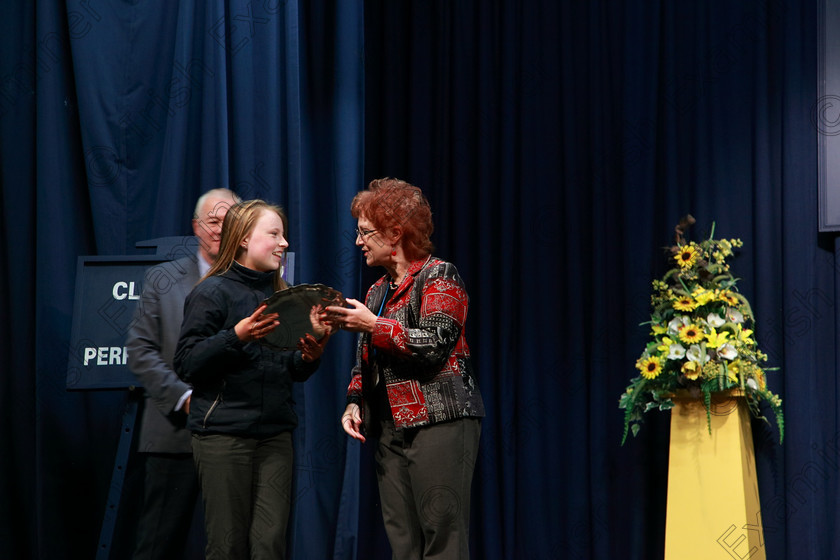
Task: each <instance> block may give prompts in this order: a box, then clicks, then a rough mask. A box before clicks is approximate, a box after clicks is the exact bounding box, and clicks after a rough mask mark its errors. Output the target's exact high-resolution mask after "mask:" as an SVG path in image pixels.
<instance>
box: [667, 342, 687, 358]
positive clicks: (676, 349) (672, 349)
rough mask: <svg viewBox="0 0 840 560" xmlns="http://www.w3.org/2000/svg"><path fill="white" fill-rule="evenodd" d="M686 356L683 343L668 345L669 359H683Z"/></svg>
mask: <svg viewBox="0 0 840 560" xmlns="http://www.w3.org/2000/svg"><path fill="white" fill-rule="evenodd" d="M683 356H685V348H683V347H682V345H681V344H672V345H671V346H669V347H668V359H669V360H682V359H683Z"/></svg>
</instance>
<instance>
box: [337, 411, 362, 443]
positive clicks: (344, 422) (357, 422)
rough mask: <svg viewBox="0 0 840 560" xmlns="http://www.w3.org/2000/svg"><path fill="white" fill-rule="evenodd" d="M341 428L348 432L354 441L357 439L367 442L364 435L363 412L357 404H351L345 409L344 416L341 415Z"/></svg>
mask: <svg viewBox="0 0 840 560" xmlns="http://www.w3.org/2000/svg"><path fill="white" fill-rule="evenodd" d="M341 427H342V428H344V431H345V432H347V435H348V436H350V437H351V438H353V439H357V440H359V441H361V442H362V443H364V442H365V436H363V435H362V411H361V409H360V408H359V405H357V404H356V403H350V404H348V405H347V408H346V409H344V414H342V415H341Z"/></svg>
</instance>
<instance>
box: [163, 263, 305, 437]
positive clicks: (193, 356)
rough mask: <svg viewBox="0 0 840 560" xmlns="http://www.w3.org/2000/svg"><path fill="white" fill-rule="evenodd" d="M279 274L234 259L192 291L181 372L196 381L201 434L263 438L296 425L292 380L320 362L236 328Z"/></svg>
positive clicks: (193, 404)
mask: <svg viewBox="0 0 840 560" xmlns="http://www.w3.org/2000/svg"><path fill="white" fill-rule="evenodd" d="M273 278H274V273H273V272H269V273H264V272H258V271H255V270H251V269H249V268H246V267H244V266H241V265H240V264H238V263H237V262H235V261H234V263H233V265H232V266H231V268H230V269H229V270H228V271H227V272H225V273H223V274H220V275H218V276H211V277H209V278H207V279H205V280H204V281H202V282H200V283H199V284H198V285H197V286H196V287H195V288H194V289H193V291H192V292H191V293H190V295H189V296H188V297H187V300H186V302H185V303H184V321H183V323H182V325H181V335H180V340H179V341H178V347H177V348H176V350H175V370H176V371H177V373H178V375H179V376H180V377H181V378H182V379H183V380H185V381H186V382H187V383H190V384H191V385H192V387H193V393H192V397H191V400H190V413H189V420H188V423H187V426H188V427H189V428H190V430H192V431H193V432H194V433H205V434H210V433H217V434H231V435H240V436H254V437H262V436H269V435H276V434H278V433H281V432H287V431H291V430H293V429H294V428H295V426H297V415H296V414H295V411H294V408H293V405H294V402H293V401H292V382H293V381H306V380H307V379H308V378H309V376H310V375H312V374H313V373H314V372H315V370H316V369H318V365H319V364H320V361H315V362H311V363H307V362H304V361H303V359H302V358H301V353H300V351H277V350H273V349H271V348H269V347H268V346H264V345H262V344H260V343H259V342H247V343H243V342H242V341H240V340H239V338H238V337H237V336H236V333H235V332H234V326H236V324H237V323H238V322H239V321H240V320H242V319H244V318H245V317H247V316H249V315H251V314H252V313H253V312H254V310H255V309H256V308H257V307H258V306H259V304H260V303H262V301H263V300H264V299H265V298H267V297H268V296H270V295H271V294H272V293H273V291H274V288H273ZM281 321H282V318H281Z"/></svg>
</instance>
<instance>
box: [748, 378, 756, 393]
mask: <svg viewBox="0 0 840 560" xmlns="http://www.w3.org/2000/svg"><path fill="white" fill-rule="evenodd" d="M747 387H749V388H750V389H752V390H753V391H758V383H756V382H755V379H753V378H752V377H750V378H749V379H747Z"/></svg>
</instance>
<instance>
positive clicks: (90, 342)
mask: <svg viewBox="0 0 840 560" xmlns="http://www.w3.org/2000/svg"><path fill="white" fill-rule="evenodd" d="M166 260H168V258H166V257H165V256H159V255H156V256H136V257H128V256H120V257H79V260H78V265H77V267H76V295H75V300H74V303H73V331H72V334H71V337H70V345H71V346H70V357H69V363H68V365H67V388H68V389H121V388H127V387H133V386H137V385H139V382H138V380H137V378H136V377H135V376H134V374H132V373H131V371H129V369H128V365H127V363H126V359H127V357H128V356H127V353H126V349H125V337H126V334H127V333H128V328H129V326H130V325H131V321H132V319H133V316H134V308H135V307H137V303H138V301H139V299H140V292H141V288H142V284H143V276H144V274H145V273H146V269H147V268H148V267H150V266H152V265H155V264H158V263H161V262H164V261H166Z"/></svg>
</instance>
